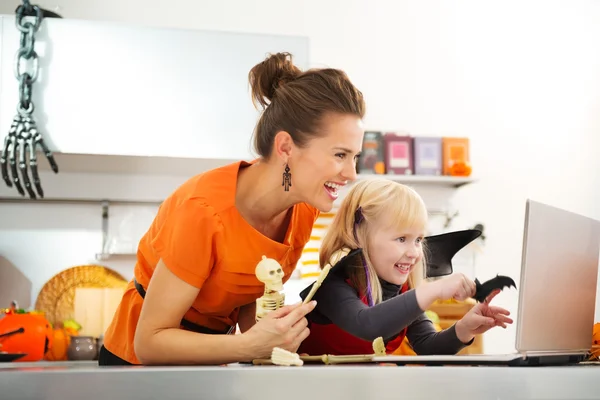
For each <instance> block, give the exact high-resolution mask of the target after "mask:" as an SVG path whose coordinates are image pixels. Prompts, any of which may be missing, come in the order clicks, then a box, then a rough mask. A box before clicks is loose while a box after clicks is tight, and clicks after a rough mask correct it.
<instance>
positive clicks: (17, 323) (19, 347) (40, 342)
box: [0, 313, 53, 361]
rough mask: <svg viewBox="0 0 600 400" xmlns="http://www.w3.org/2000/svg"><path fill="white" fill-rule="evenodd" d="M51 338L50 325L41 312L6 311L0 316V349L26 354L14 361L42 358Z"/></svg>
mask: <svg viewBox="0 0 600 400" xmlns="http://www.w3.org/2000/svg"><path fill="white" fill-rule="evenodd" d="M52 339H53V337H52V327H51V325H50V322H48V320H47V319H46V318H45V317H44V315H42V314H37V313H6V314H4V316H2V317H1V318H0V351H4V352H7V353H25V354H26V356H24V357H21V358H19V359H17V360H16V361H40V360H42V359H43V358H44V354H46V352H47V351H48V350H49V349H50V348H52V342H53V340H52Z"/></svg>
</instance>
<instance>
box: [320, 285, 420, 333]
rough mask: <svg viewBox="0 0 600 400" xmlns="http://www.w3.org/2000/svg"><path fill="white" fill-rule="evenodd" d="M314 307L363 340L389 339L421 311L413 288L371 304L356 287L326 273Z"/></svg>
mask: <svg viewBox="0 0 600 400" xmlns="http://www.w3.org/2000/svg"><path fill="white" fill-rule="evenodd" d="M315 300H317V307H316V308H317V310H318V312H319V313H320V314H322V315H323V316H325V317H326V318H328V319H329V320H330V321H331V322H333V323H334V324H336V325H337V326H339V327H340V328H342V329H343V330H345V331H346V332H348V333H350V334H352V335H354V336H357V337H359V338H361V339H363V340H369V341H373V340H375V339H376V338H378V337H379V336H381V337H383V338H384V339H389V338H391V337H393V336H395V335H397V334H398V333H399V332H400V331H402V329H404V328H406V327H407V326H408V325H410V324H411V323H412V322H413V321H414V320H415V319H417V318H418V317H419V316H420V315H422V314H423V310H421V309H420V308H419V304H418V302H417V297H416V292H415V290H409V291H408V292H405V293H403V294H400V295H398V296H396V297H394V298H392V299H389V300H387V301H384V302H382V303H380V304H377V305H375V306H373V307H368V306H367V305H365V304H364V303H363V302H362V301H361V300H360V298H359V297H358V295H357V293H356V290H354V289H353V288H352V287H351V286H350V285H348V284H347V283H346V282H345V281H344V279H343V278H342V277H341V276H339V275H336V274H330V276H328V277H327V279H326V280H325V281H324V282H323V284H322V286H321V288H320V289H319V290H318V291H317V293H316V294H315Z"/></svg>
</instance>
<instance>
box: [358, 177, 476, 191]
mask: <svg viewBox="0 0 600 400" xmlns="http://www.w3.org/2000/svg"><path fill="white" fill-rule="evenodd" d="M374 177H383V178H387V179H390V180H393V181H396V182H400V183H404V184H413V185H417V184H418V185H430V186H447V187H454V188H458V187H461V186H463V185H467V184H469V183H473V182H476V181H477V180H476V179H475V178H473V177H470V176H469V177H463V176H445V175H444V176H437V175H436V176H434V175H394V174H358V176H357V181H359V180H362V179H369V178H374Z"/></svg>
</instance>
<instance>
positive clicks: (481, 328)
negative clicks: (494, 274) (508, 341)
mask: <svg viewBox="0 0 600 400" xmlns="http://www.w3.org/2000/svg"><path fill="white" fill-rule="evenodd" d="M498 293H500V290H495V291H493V292H492V293H491V294H490V295H489V296H488V297H487V298H486V300H485V301H484V302H483V303H478V304H477V305H476V306H475V307H473V308H471V310H469V312H468V313H466V314H465V315H464V317H462V319H461V320H460V321H458V322H457V323H456V326H455V329H456V336H457V337H458V339H459V340H460V341H461V342H463V343H468V342H469V341H471V339H473V338H474V337H475V335H480V334H482V333H484V332H487V331H488V330H490V329H491V328H493V327H495V326H501V327H502V328H506V325H507V324H512V323H513V320H512V319H511V318H509V317H508V315H510V312H509V311H508V310H505V309H504V308H501V307H495V306H490V304H489V303H490V301H492V299H493V298H494V297H496V295H497V294H498Z"/></svg>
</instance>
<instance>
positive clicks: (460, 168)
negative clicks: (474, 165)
mask: <svg viewBox="0 0 600 400" xmlns="http://www.w3.org/2000/svg"><path fill="white" fill-rule="evenodd" d="M450 175H451V176H469V175H471V165H470V164H469V163H467V162H464V161H458V162H455V163H453V164H452V166H451V167H450Z"/></svg>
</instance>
